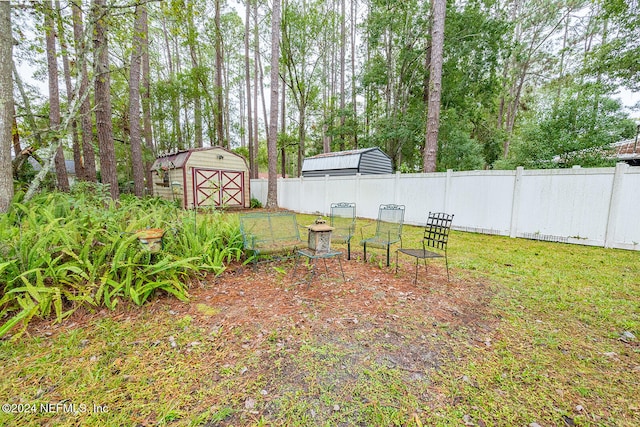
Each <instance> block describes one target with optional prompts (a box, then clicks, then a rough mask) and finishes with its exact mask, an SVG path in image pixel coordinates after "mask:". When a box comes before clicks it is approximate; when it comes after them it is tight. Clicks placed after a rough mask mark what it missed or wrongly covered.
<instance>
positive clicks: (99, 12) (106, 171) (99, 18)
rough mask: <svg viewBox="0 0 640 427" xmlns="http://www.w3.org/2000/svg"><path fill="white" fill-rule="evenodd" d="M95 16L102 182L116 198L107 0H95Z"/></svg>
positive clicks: (117, 191)
mask: <svg viewBox="0 0 640 427" xmlns="http://www.w3.org/2000/svg"><path fill="white" fill-rule="evenodd" d="M93 18H94V20H95V30H94V31H95V34H94V40H93V49H94V53H93V54H94V73H95V75H96V82H95V104H96V108H95V110H96V128H97V129H98V148H99V154H100V176H101V181H102V183H103V184H106V185H109V192H110V194H111V197H112V198H113V199H114V200H117V199H118V198H119V197H120V190H119V189H118V173H117V169H116V154H115V146H114V142H113V125H112V123H111V117H112V113H111V75H110V70H109V47H108V46H109V45H108V40H107V22H106V21H107V19H108V18H109V16H108V9H107V7H106V0H93Z"/></svg>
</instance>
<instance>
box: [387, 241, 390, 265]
mask: <svg viewBox="0 0 640 427" xmlns="http://www.w3.org/2000/svg"><path fill="white" fill-rule="evenodd" d="M390 250H391V245H387V267H389V265H390V264H389V251H390Z"/></svg>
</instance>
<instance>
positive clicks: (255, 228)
mask: <svg viewBox="0 0 640 427" xmlns="http://www.w3.org/2000/svg"><path fill="white" fill-rule="evenodd" d="M239 218H240V232H241V233H242V241H243V246H244V250H245V252H246V253H248V254H249V255H250V256H253V262H254V263H257V261H258V258H259V257H264V256H270V259H273V258H276V259H282V258H283V257H282V256H278V255H282V254H285V255H286V254H293V255H295V253H296V251H297V249H299V248H303V247H306V242H304V241H303V240H301V239H300V231H299V228H298V221H297V220H296V215H295V214H294V213H291V212H256V213H249V214H240V216H239Z"/></svg>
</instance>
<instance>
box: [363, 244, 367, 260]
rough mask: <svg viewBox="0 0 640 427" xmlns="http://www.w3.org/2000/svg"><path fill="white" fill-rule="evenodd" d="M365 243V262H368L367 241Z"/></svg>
mask: <svg viewBox="0 0 640 427" xmlns="http://www.w3.org/2000/svg"><path fill="white" fill-rule="evenodd" d="M363 245H364V260H363V261H364V262H367V242H364V243H363Z"/></svg>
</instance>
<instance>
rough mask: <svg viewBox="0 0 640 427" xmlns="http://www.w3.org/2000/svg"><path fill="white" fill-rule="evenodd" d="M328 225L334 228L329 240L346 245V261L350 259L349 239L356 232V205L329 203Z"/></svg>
mask: <svg viewBox="0 0 640 427" xmlns="http://www.w3.org/2000/svg"><path fill="white" fill-rule="evenodd" d="M330 225H331V226H332V227H333V228H334V230H333V232H332V233H331V240H332V241H335V242H336V243H346V244H347V259H351V238H352V237H353V234H354V233H355V231H356V204H355V203H348V202H340V203H331V215H330Z"/></svg>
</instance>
